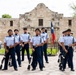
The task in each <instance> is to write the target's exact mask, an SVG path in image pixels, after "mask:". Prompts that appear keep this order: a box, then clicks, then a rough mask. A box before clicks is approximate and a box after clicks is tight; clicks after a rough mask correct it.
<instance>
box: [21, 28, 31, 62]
mask: <svg viewBox="0 0 76 75" xmlns="http://www.w3.org/2000/svg"><path fill="white" fill-rule="evenodd" d="M23 30H24V33H23V34H21V38H22V42H23V43H22V61H24V54H25V50H26V52H27V58H28V61H29V60H30V53H29V42H30V34H28V33H27V28H23Z"/></svg>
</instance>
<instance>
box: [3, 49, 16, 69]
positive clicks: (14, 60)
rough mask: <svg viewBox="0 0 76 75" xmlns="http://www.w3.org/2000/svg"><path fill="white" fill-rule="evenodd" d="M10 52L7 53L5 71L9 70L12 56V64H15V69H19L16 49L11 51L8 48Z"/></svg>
mask: <svg viewBox="0 0 76 75" xmlns="http://www.w3.org/2000/svg"><path fill="white" fill-rule="evenodd" d="M8 50H9V52H8V53H6V58H5V64H4V69H8V60H9V55H11V59H12V64H13V66H14V68H17V63H16V59H15V49H14V48H11V49H9V48H8Z"/></svg>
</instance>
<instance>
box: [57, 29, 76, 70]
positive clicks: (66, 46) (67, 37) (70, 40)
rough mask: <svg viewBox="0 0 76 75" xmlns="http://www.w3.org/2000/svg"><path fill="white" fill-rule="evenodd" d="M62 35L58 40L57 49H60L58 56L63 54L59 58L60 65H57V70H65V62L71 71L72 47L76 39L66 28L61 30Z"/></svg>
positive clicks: (72, 67)
mask: <svg viewBox="0 0 76 75" xmlns="http://www.w3.org/2000/svg"><path fill="white" fill-rule="evenodd" d="M62 34H63V36H61V37H60V38H59V40H58V43H59V49H60V56H63V57H62V59H61V64H62V65H61V66H59V70H61V71H65V69H66V64H68V67H69V68H70V70H71V71H75V70H74V64H73V52H74V49H73V47H74V46H76V39H75V38H74V37H73V33H72V32H71V29H67V30H65V31H63V32H62Z"/></svg>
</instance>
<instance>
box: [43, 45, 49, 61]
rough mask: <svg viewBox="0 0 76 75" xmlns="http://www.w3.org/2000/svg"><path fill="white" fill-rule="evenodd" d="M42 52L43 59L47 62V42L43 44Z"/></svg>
mask: <svg viewBox="0 0 76 75" xmlns="http://www.w3.org/2000/svg"><path fill="white" fill-rule="evenodd" d="M43 52H44V57H45V61H46V62H48V56H47V44H44V45H43Z"/></svg>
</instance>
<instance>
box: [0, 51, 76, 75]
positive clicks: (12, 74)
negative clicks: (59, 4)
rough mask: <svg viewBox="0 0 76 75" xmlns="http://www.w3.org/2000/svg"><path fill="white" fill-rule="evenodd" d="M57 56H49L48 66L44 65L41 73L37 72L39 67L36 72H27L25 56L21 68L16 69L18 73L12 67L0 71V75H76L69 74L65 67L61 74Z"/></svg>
mask: <svg viewBox="0 0 76 75" xmlns="http://www.w3.org/2000/svg"><path fill="white" fill-rule="evenodd" d="M2 57H3V56H2V55H1V56H0V61H1V59H2ZM57 59H58V56H50V57H49V64H46V63H45V68H44V70H43V71H40V70H39V67H37V70H36V71H31V70H30V71H28V70H27V65H28V61H27V57H26V56H25V61H24V62H22V67H19V68H18V71H14V69H13V68H12V67H9V69H8V70H7V71H2V70H0V75H76V71H75V72H71V71H70V69H69V68H68V67H67V69H66V70H65V72H61V71H59V69H58V63H57ZM75 63H76V52H74V66H75V67H74V68H75V70H76V64H75Z"/></svg>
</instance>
